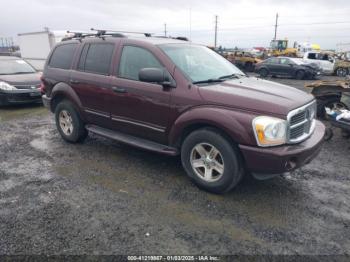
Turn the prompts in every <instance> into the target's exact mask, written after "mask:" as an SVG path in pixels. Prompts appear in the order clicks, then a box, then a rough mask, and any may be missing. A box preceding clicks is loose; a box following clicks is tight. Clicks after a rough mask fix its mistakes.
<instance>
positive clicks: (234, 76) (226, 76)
mask: <svg viewBox="0 0 350 262" xmlns="http://www.w3.org/2000/svg"><path fill="white" fill-rule="evenodd" d="M240 76H244V75H241V74H230V75H225V76H220V77H219V78H218V79H226V78H239V77H240Z"/></svg>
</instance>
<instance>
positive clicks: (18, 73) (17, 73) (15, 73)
mask: <svg viewBox="0 0 350 262" xmlns="http://www.w3.org/2000/svg"><path fill="white" fill-rule="evenodd" d="M33 73H35V72H14V73H12V74H11V75H20V74H33Z"/></svg>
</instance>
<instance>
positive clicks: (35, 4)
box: [0, 0, 350, 49]
mask: <svg viewBox="0 0 350 262" xmlns="http://www.w3.org/2000/svg"><path fill="white" fill-rule="evenodd" d="M0 6H1V22H0V37H14V40H15V42H16V36H17V34H18V33H25V32H36V31H42V30H43V28H44V27H48V28H49V29H50V30H81V31H87V30H89V29H90V28H91V27H94V28H101V29H110V30H111V29H114V30H125V31H141V32H150V33H155V34H157V35H164V24H165V23H166V24H167V32H168V35H171V36H187V37H190V38H191V40H192V41H193V42H197V43H201V44H205V45H211V46H213V45H214V28H215V16H216V15H217V16H218V40H217V41H218V45H222V46H224V47H236V46H237V47H240V48H251V47H254V46H268V45H269V43H270V41H271V39H272V38H273V36H274V24H275V17H276V13H278V15H279V19H278V30H277V38H280V39H286V38H287V39H288V40H289V43H290V44H289V45H290V46H292V45H293V43H294V41H298V42H299V43H303V42H310V43H316V44H319V45H321V48H323V49H334V48H335V47H336V44H337V43H350V0H313V1H306V0H278V1H276V0H251V1H240V0H220V1H217V0H216V1H211V0H127V1H122V0H56V1H52V0H51V1H50V0H21V1H15V0H13V1H8V0H0Z"/></svg>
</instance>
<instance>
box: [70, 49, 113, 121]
mask: <svg viewBox="0 0 350 262" xmlns="http://www.w3.org/2000/svg"><path fill="white" fill-rule="evenodd" d="M114 52H115V44H114V43H109V42H97V43H95V42H92V43H85V44H84V46H83V47H82V51H81V55H80V59H79V61H78V64H77V67H76V70H74V71H73V72H72V74H71V79H70V83H71V86H72V87H73V89H74V90H75V92H76V93H77V94H78V96H79V99H80V101H81V103H82V106H83V110H84V112H85V114H86V118H87V120H88V121H89V122H90V123H94V124H98V125H100V126H108V125H109V123H110V112H109V108H108V107H109V104H108V97H109V95H110V81H111V77H110V73H111V63H112V58H113V54H114Z"/></svg>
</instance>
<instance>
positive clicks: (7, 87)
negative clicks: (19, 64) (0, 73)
mask: <svg viewBox="0 0 350 262" xmlns="http://www.w3.org/2000/svg"><path fill="white" fill-rule="evenodd" d="M16 89H17V88H16V87H14V86H12V85H10V84H8V83H6V82H1V81H0V90H7V91H8V90H16Z"/></svg>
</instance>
